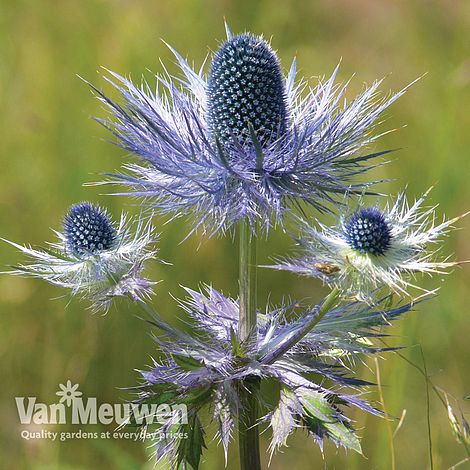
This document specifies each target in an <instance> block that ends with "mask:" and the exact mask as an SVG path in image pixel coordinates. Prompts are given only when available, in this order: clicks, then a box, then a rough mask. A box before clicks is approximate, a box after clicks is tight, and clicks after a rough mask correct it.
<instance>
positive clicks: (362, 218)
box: [344, 207, 391, 256]
mask: <svg viewBox="0 0 470 470" xmlns="http://www.w3.org/2000/svg"><path fill="white" fill-rule="evenodd" d="M344 234H345V236H346V239H347V240H348V242H349V245H350V247H351V248H353V249H354V250H356V251H358V252H359V253H362V254H366V253H369V254H372V255H377V256H380V255H384V254H385V252H386V251H387V250H388V249H389V248H390V242H391V230H390V225H389V223H388V222H387V219H386V218H385V215H384V214H383V213H382V212H381V211H380V210H378V209H376V208H375V207H367V208H365V209H360V210H359V211H357V212H355V213H354V214H353V215H352V217H351V218H350V219H349V220H348V222H347V223H346V224H345V226H344Z"/></svg>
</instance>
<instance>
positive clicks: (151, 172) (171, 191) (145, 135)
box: [93, 31, 404, 235]
mask: <svg viewBox="0 0 470 470" xmlns="http://www.w3.org/2000/svg"><path fill="white" fill-rule="evenodd" d="M172 50H173V49H172ZM173 52H174V54H175V56H176V58H177V62H178V64H179V67H180V68H181V70H182V72H183V75H184V76H183V77H180V78H173V77H171V76H170V75H167V76H164V77H157V79H158V84H159V86H160V88H163V90H162V93H160V90H159V89H158V87H157V90H156V91H152V90H151V89H150V87H149V85H148V84H146V83H145V82H144V84H143V86H142V87H140V88H139V87H137V86H135V85H134V84H133V83H132V82H130V81H129V80H127V79H125V78H123V77H122V76H119V75H117V74H115V73H113V72H110V74H111V78H107V80H108V81H109V82H110V83H111V84H112V85H113V86H114V87H116V88H117V90H118V91H119V92H120V93H121V96H122V99H123V103H122V104H118V103H115V102H113V101H111V100H110V99H109V98H107V97H106V96H105V95H104V94H103V93H102V92H101V91H99V90H98V89H96V88H94V87H93V88H94V90H95V92H96V93H97V94H98V96H99V98H100V99H101V101H102V102H103V103H104V104H105V105H106V106H107V107H108V108H109V109H110V111H111V113H112V114H113V118H111V119H110V120H100V121H101V122H102V123H103V124H104V125H105V126H106V127H107V128H109V129H110V130H111V131H112V132H113V133H114V134H115V136H117V138H118V139H119V142H120V145H121V146H122V147H124V148H125V149H126V150H128V151H130V152H132V153H133V154H134V155H135V156H136V157H137V162H136V163H128V164H126V165H124V167H123V168H124V171H123V172H122V173H121V174H118V175H114V176H115V177H114V178H113V179H112V180H111V181H108V182H107V183H108V184H109V183H110V184H122V185H124V186H126V187H127V188H128V189H129V193H130V194H133V195H137V196H141V197H144V198H145V199H146V201H147V202H148V204H149V205H150V206H151V207H152V208H157V209H159V210H160V211H161V212H163V213H166V214H172V215H174V216H180V215H183V214H193V215H195V224H194V230H196V229H197V228H199V227H202V228H203V229H204V230H205V231H206V233H208V234H209V235H212V234H213V233H215V232H217V231H218V230H227V229H229V228H231V227H232V226H233V224H234V223H235V222H236V221H237V220H240V219H243V218H248V219H249V220H250V222H251V224H252V226H254V225H255V222H259V223H260V225H261V226H263V227H264V228H266V229H268V228H269V226H270V224H271V223H272V221H274V220H275V221H280V222H282V218H283V215H284V213H285V212H286V209H287V208H288V207H291V206H292V204H290V203H293V204H294V206H295V205H298V204H299V203H301V202H306V203H309V204H311V205H313V206H314V207H315V208H317V209H319V210H327V209H328V207H329V205H330V203H332V202H335V201H337V200H338V195H342V194H348V195H349V194H353V193H355V192H358V191H359V192H360V191H362V190H364V188H365V187H367V186H368V185H361V184H357V185H356V184H353V182H352V178H353V176H355V175H356V174H358V173H361V172H363V171H365V170H366V169H368V167H369V166H370V160H371V159H372V158H374V157H377V156H379V155H382V154H384V153H387V152H378V153H367V151H366V149H367V147H369V145H370V144H371V143H372V142H374V141H375V140H376V139H377V137H379V136H373V135H372V131H373V130H374V127H375V123H376V122H377V118H378V117H379V116H380V115H381V113H382V112H383V111H384V110H385V108H387V107H388V106H389V105H390V104H391V103H393V102H394V101H395V100H396V99H397V98H398V97H399V96H400V95H401V94H402V93H403V92H404V90H402V91H400V92H399V93H397V94H393V95H391V96H390V97H388V98H379V97H378V94H377V89H378V87H379V84H380V83H381V82H380V81H378V82H376V83H374V84H373V85H372V86H371V87H370V88H368V89H366V90H365V91H364V92H363V93H362V94H361V95H360V96H358V97H357V98H356V99H354V100H353V101H352V102H350V103H348V104H347V103H346V102H345V100H344V94H345V91H346V86H338V85H335V83H334V82H335V77H336V73H337V69H336V70H335V71H334V73H333V75H332V76H331V78H329V79H328V80H327V81H326V82H319V84H318V85H317V86H316V88H313V89H312V88H309V87H307V85H306V84H305V83H304V82H303V81H302V80H301V81H299V82H296V62H295V60H294V62H293V63H292V66H291V68H290V72H289V74H288V75H287V77H286V78H284V77H283V75H282V71H281V67H280V63H279V60H278V58H277V55H276V53H275V52H274V51H273V50H272V48H271V46H270V45H269V44H268V43H267V42H266V41H265V40H264V39H263V38H262V37H258V36H254V35H251V34H241V35H239V36H232V34H231V33H230V32H229V31H228V39H227V41H226V42H225V43H224V44H223V45H222V46H221V47H220V48H219V50H218V51H217V52H216V53H215V55H214V58H213V60H212V65H211V67H210V71H209V74H208V77H207V78H206V77H205V75H204V72H203V70H202V69H201V71H199V72H195V71H194V70H193V69H192V68H191V67H190V66H189V65H188V63H187V62H186V61H185V60H184V59H183V58H182V57H181V56H180V55H179V54H178V53H177V52H176V51H173ZM178 85H179V86H178ZM304 91H305V95H304V94H303V92H304ZM103 184H105V183H103Z"/></svg>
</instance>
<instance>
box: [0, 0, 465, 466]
mask: <svg viewBox="0 0 470 470" xmlns="http://www.w3.org/2000/svg"><path fill="white" fill-rule="evenodd" d="M224 16H225V17H226V18H227V20H228V21H229V23H230V26H231V29H232V30H233V31H234V32H240V31H243V30H245V29H247V30H250V31H253V32H254V33H264V34H265V35H266V36H267V37H270V36H271V35H272V36H273V41H272V44H273V47H274V48H275V49H277V50H278V52H279V55H280V58H281V60H282V62H283V66H284V68H287V67H288V65H290V60H291V58H292V56H293V55H297V58H298V64H299V69H300V73H301V75H305V76H318V75H329V74H330V73H331V71H332V70H333V68H334V67H335V65H336V64H337V63H338V62H339V60H340V59H341V57H342V64H341V70H340V73H339V78H341V79H342V80H343V81H345V80H347V79H349V78H350V76H351V75H352V74H353V73H356V76H355V78H354V79H353V83H352V85H351V86H350V88H349V92H350V93H351V96H354V94H356V93H357V92H358V91H360V90H361V88H362V86H363V83H364V82H366V83H369V84H370V83H371V82H372V81H373V80H374V79H375V78H377V77H383V76H386V77H387V79H386V81H385V85H384V86H385V87H389V88H390V89H393V90H398V89H400V88H401V87H403V86H404V85H406V84H407V83H409V82H410V81H412V80H413V79H415V78H416V77H418V76H420V75H422V74H423V73H426V72H427V75H426V76H425V77H424V78H423V79H422V80H421V81H419V82H418V83H417V84H416V85H414V86H413V87H412V88H411V89H410V91H409V92H408V93H407V94H406V95H405V96H404V97H402V98H401V99H400V100H399V101H398V102H397V103H395V104H394V105H393V106H392V107H391V109H390V110H389V111H388V113H387V117H388V122H387V123H386V124H385V125H384V128H390V127H397V128H399V130H398V131H397V132H395V133H392V134H390V135H387V136H385V137H384V138H383V140H382V142H381V146H380V148H378V149H377V150H381V149H385V148H396V147H400V148H401V150H400V151H398V152H396V153H395V154H394V158H396V160H395V161H392V163H391V164H389V165H387V166H385V167H382V168H380V169H378V170H377V171H376V174H374V175H372V176H374V177H378V178H391V179H393V178H398V179H397V180H394V181H393V182H392V183H389V184H384V185H383V186H382V187H381V188H380V189H381V190H382V191H384V192H386V191H391V192H392V193H396V192H397V191H398V190H399V189H400V188H401V186H402V185H404V184H408V193H409V194H410V195H411V196H413V195H419V194H421V193H422V192H423V191H424V190H425V189H427V188H428V187H429V185H430V184H436V189H435V190H434V191H433V194H432V200H433V202H439V203H440V205H441V209H440V210H441V211H445V212H446V214H448V216H449V217H450V216H455V215H458V214H460V213H462V212H464V211H465V210H467V209H468V201H469V200H470V185H469V184H468V176H469V172H468V152H469V150H468V149H469V148H470V134H469V133H468V129H469V128H470V114H469V113H468V103H469V101H470V40H469V38H468V31H469V29H470V4H469V3H468V2H464V1H454V2H452V1H446V0H440V1H437V0H436V1H433V0H431V1H419V0H406V1H405V0H398V1H395V2H376V1H372V0H359V1H357V0H356V1H352V0H338V1H336V2H330V1H325V0H319V1H315V2H314V1H303V0H285V1H282V2H275V1H274V0H260V1H257V2H253V1H248V0H242V1H227V0H222V1H219V0H217V1H216V0H205V1H190V0H172V1H156V0H154V1H143V0H135V1H130V0H115V1H111V0H83V1H80V2H77V1H73V0H62V1H60V2H58V1H52V0H49V1H48V0H44V1H41V2H39V1H35V0H29V1H28V0H14V1H13V0H3V1H2V2H1V3H0V109H1V113H0V129H1V138H0V158H1V172H0V235H1V236H2V237H5V238H8V239H12V240H15V241H18V242H20V243H23V242H24V243H28V242H31V243H33V244H42V243H43V241H44V240H49V239H51V235H52V234H51V232H50V230H49V227H52V228H56V229H58V228H60V224H61V220H60V219H61V217H62V214H63V213H64V211H65V210H66V208H67V207H69V206H70V205H71V204H72V203H75V202H78V201H80V200H84V199H87V200H94V201H99V202H100V203H101V204H103V205H105V206H107V207H109V208H110V211H111V212H112V213H113V214H114V215H115V216H117V215H118V214H119V213H120V212H121V208H122V207H123V206H124V205H125V206H126V209H129V211H131V212H132V211H137V209H135V208H133V207H132V201H131V200H129V199H124V198H117V197H116V198H112V197H101V196H100V192H103V191H102V189H103V188H96V187H93V188H84V187H82V186H81V185H82V183H83V182H89V181H96V180H97V179H98V176H97V174H98V173H101V172H105V171H109V170H113V169H116V168H117V167H118V166H119V164H120V163H121V161H122V160H121V157H122V155H123V151H122V150H120V149H118V148H117V147H113V146H111V145H109V144H107V143H106V142H104V139H107V138H108V137H109V136H108V135H107V134H106V132H105V131H104V130H103V129H101V128H100V126H99V125H98V124H96V123H95V122H94V121H93V120H91V119H90V116H95V115H102V114H103V110H102V109H101V108H100V105H99V103H98V101H97V100H96V99H94V98H92V96H91V94H90V93H89V90H88V89H87V87H86V86H85V85H84V83H83V82H82V81H81V80H79V79H78V78H77V76H76V75H77V74H78V75H80V76H83V77H85V78H86V79H89V80H90V81H92V82H93V83H96V84H98V86H101V87H103V88H105V89H106V90H107V91H108V92H111V91H112V90H110V88H109V87H108V88H106V84H105V83H104V82H103V80H102V79H100V78H99V75H98V74H97V73H96V71H97V69H98V68H99V66H105V67H107V68H109V69H112V70H115V71H116V72H119V73H122V74H125V75H127V74H131V76H132V77H133V79H134V80H138V78H139V77H140V76H141V75H142V74H145V75H146V77H147V79H149V80H151V79H152V77H151V74H150V73H149V72H148V69H150V70H151V71H152V72H161V71H162V66H161V65H160V63H159V61H158V58H159V57H162V58H163V60H164V61H165V63H166V64H168V67H169V70H170V71H176V68H175V67H173V66H172V63H171V62H172V60H173V59H172V58H171V53H170V52H169V51H168V50H167V49H166V47H165V46H164V44H163V43H162V42H161V41H160V38H164V39H167V40H168V41H169V42H171V44H172V45H173V46H174V47H175V48H176V49H177V50H178V51H179V52H181V53H182V54H183V56H188V57H190V58H194V60H195V61H196V65H198V64H200V63H201V62H202V60H203V58H204V56H205V55H206V53H207V51H208V49H207V47H209V48H210V49H212V50H214V49H215V48H216V47H217V45H218V44H219V41H221V40H223V38H224V34H225V33H224V27H223V17H224ZM392 72H393V74H391V73H392ZM404 124H406V125H407V127H406V128H402V126H403V125H404ZM385 126H386V127H385ZM372 176H371V177H372ZM323 220H324V221H325V222H331V221H332V220H331V218H328V217H324V218H323ZM155 222H156V224H157V230H158V231H161V232H162V236H161V242H160V249H161V251H160V256H161V258H162V259H165V260H168V261H171V262H172V263H173V266H165V265H160V264H157V263H154V265H153V266H152V267H151V269H149V272H148V274H149V275H150V276H151V277H152V278H153V279H156V280H160V279H163V280H164V282H163V283H161V284H159V285H158V286H157V287H156V291H157V295H156V297H155V300H154V305H155V307H156V308H157V309H158V311H159V312H161V313H162V316H163V317H164V318H165V319H166V320H167V321H170V322H174V323H175V324H179V325H183V322H182V319H183V318H184V314H183V312H182V311H178V310H177V309H176V307H175V302H173V301H172V299H171V297H170V295H169V292H170V293H172V294H174V295H178V296H182V295H183V296H184V292H183V291H182V289H181V288H180V287H179V285H180V284H183V285H186V286H191V287H197V285H198V283H202V282H210V281H213V282H214V287H216V288H217V289H220V290H222V291H223V292H225V293H226V294H230V295H236V292H237V259H236V250H234V249H233V247H232V242H231V240H230V239H220V240H217V239H214V240H210V241H209V242H207V243H204V244H203V245H202V246H201V248H200V249H199V250H197V247H198V242H199V240H198V239H197V237H192V238H190V239H189V240H188V241H187V242H185V243H183V244H181V245H180V244H179V242H180V241H181V240H182V238H183V237H184V234H185V233H186V232H187V231H188V230H189V228H188V227H189V226H188V225H186V224H185V223H184V221H182V220H181V221H180V220H179V221H175V222H174V223H171V224H169V225H166V226H163V225H162V224H163V220H161V221H160V220H159V219H156V220H155ZM469 225H470V224H469V221H468V220H464V221H463V222H462V223H461V226H462V227H463V230H460V231H457V232H455V233H454V234H453V235H452V236H451V237H450V238H449V240H448V242H447V245H448V246H446V247H445V250H447V252H449V251H451V252H455V254H456V257H458V258H460V259H469V258H470V243H469V241H468V239H469V237H468V233H469V232H468V230H469V228H470V227H469ZM290 243H291V242H290V241H289V237H287V236H286V235H284V234H282V233H281V232H279V231H278V232H276V233H274V232H273V233H272V234H271V235H270V237H269V239H268V240H267V241H266V242H263V243H261V244H260V245H261V247H260V262H261V263H263V264H266V263H267V262H269V261H270V260H269V257H270V256H271V255H273V254H279V253H283V252H284V251H285V250H287V249H288V248H289V246H290ZM18 261H19V260H18V253H17V252H16V251H15V250H14V249H13V248H12V247H9V246H7V245H6V244H4V245H1V247H0V262H1V264H2V265H3V266H5V265H8V264H14V263H17V262H18ZM2 270H3V268H2ZM426 282H427V280H426V279H425V280H424V283H425V284H426ZM469 284H470V271H469V270H468V269H466V268H464V269H456V270H455V272H454V274H452V275H451V276H449V277H447V278H446V283H445V285H443V289H442V292H441V294H440V296H439V297H437V298H436V299H433V300H431V301H429V302H426V304H423V305H420V306H419V307H418V308H417V310H418V311H419V312H418V313H411V314H409V316H408V317H407V319H406V320H404V321H401V322H398V323H397V325H396V326H394V327H393V328H391V329H389V330H388V332H390V333H393V334H394V335H397V337H393V338H391V339H390V340H389V342H390V343H392V344H395V345H397V344H404V345H407V346H409V347H408V349H406V350H404V351H403V354H404V355H406V356H407V357H408V358H410V359H412V360H413V361H414V362H419V361H420V357H421V356H420V351H419V348H414V347H413V346H414V345H416V344H417V343H420V344H421V345H422V347H423V350H424V353H425V356H426V360H427V366H428V372H429V373H430V375H431V376H432V380H433V382H434V383H435V384H437V385H439V386H441V387H443V388H444V389H445V390H447V391H448V392H450V393H452V395H454V396H456V397H463V396H465V395H468V394H469V393H470V383H469V381H468V376H469V373H470V366H469V364H470V349H469V347H468V336H469V335H470V322H469V321H468V314H467V305H468V301H469V289H468V285H469ZM268 292H272V296H271V299H272V301H273V302H277V301H279V300H281V299H282V297H283V296H287V295H290V296H292V297H294V298H307V297H308V298H311V299H312V301H315V300H318V299H319V298H320V295H321V293H322V292H323V290H322V289H321V288H320V287H319V286H318V284H316V283H315V282H314V281H312V280H307V279H299V278H297V277H295V276H293V275H289V274H288V273H279V272H270V271H268V270H263V271H262V272H261V273H260V289H259V298H260V300H262V301H264V300H265V299H266V297H267V295H268ZM62 294H63V292H62V291H60V290H59V289H58V288H56V287H54V286H49V285H46V284H45V283H41V282H39V281H34V280H30V279H20V278H13V277H10V276H2V277H0V327H1V330H2V340H1V341H0V361H1V362H0V363H1V377H2V387H1V390H0V397H1V403H0V415H1V417H2V420H1V425H0V443H1V444H0V445H1V451H0V453H1V456H2V463H3V464H4V465H5V466H6V468H13V467H14V468H18V469H21V468H28V469H42V468H48V469H78V468H97V467H99V466H104V467H108V468H117V469H132V468H142V465H143V464H144V463H145V462H146V459H147V451H146V449H145V446H143V445H142V444H140V443H135V442H132V441H124V440H120V441H113V440H71V441H67V442H51V441H47V440H40V441H25V440H24V439H22V438H21V436H20V432H21V430H22V429H23V428H22V427H21V426H20V424H19V421H18V417H17V412H16V407H15V402H14V397H15V396H38V399H39V400H40V401H43V402H46V403H52V402H54V401H55V399H56V396H55V392H56V390H57V387H58V384H59V383H65V382H66V381H67V379H71V380H72V381H73V382H74V383H79V384H80V389H81V390H82V391H83V393H84V395H85V396H96V397H97V398H98V401H100V402H109V403H114V402H117V403H118V402H120V401H122V400H124V399H126V398H127V397H128V395H127V394H126V393H125V392H123V391H122V390H118V388H117V387H123V386H130V385H133V384H134V383H135V382H136V380H137V374H136V373H135V372H133V369H134V368H136V367H141V366H142V364H143V363H144V362H145V361H146V360H147V359H146V358H148V354H150V353H152V354H154V353H155V346H154V343H153V341H152V340H151V338H150V337H149V329H148V328H147V326H146V325H145V323H144V322H142V321H141V320H139V319H137V318H136V313H137V312H136V311H135V310H134V309H133V308H132V307H131V306H128V304H127V303H126V302H125V301H124V302H122V303H121V304H120V305H119V310H118V309H117V308H112V309H111V311H110V312H109V314H108V315H107V316H106V317H103V316H99V315H92V314H90V312H88V311H85V309H84V306H83V305H81V304H80V303H79V302H77V301H73V302H71V303H70V304H68V300H69V299H68V298H59V299H57V300H54V301H52V300H51V299H52V298H56V297H59V296H61V295H62ZM386 357H387V359H386V360H385V361H382V362H381V363H380V367H381V382H382V384H383V393H384V399H385V403H386V405H387V411H388V412H389V413H390V414H391V415H392V416H400V415H401V413H402V410H403V409H406V410H407V413H406V418H405V420H404V422H403V424H402V426H401V428H400V430H399V432H398V433H397V434H396V436H395V441H394V444H395V454H396V465H397V468H399V469H400V470H402V469H403V470H407V469H416V468H425V467H426V465H427V462H428V444H427V442H426V439H425V437H424V436H426V432H427V431H426V406H425V396H426V395H425V384H424V380H423V377H422V376H421V375H420V374H419V373H418V372H417V371H416V370H415V369H413V368H412V367H410V366H409V365H408V364H407V363H406V362H404V361H403V360H402V359H401V358H400V357H398V356H395V355H394V354H393V353H388V355H387V356H386ZM148 362H150V360H149V359H148ZM357 367H360V368H362V371H360V372H359V376H360V377H361V378H363V379H366V380H372V381H373V380H374V374H373V373H372V372H371V370H369V369H368V368H367V367H365V366H362V365H360V364H357ZM372 369H373V368H372ZM372 394H373V395H372V396H373V397H375V398H377V399H378V394H377V392H376V391H373V392H372ZM432 400H433V401H432V402H431V426H432V436H433V453H434V463H435V467H436V468H448V467H449V466H451V465H452V464H455V463H456V462H457V461H459V460H461V459H463V458H464V456H465V455H464V452H463V448H462V446H461V445H459V444H458V442H456V440H455V438H454V436H453V434H452V432H451V430H450V427H449V423H448V416H447V411H446V410H445V408H443V406H442V404H441V403H440V402H439V401H438V400H435V399H432ZM462 407H463V412H464V413H465V412H468V406H467V403H466V402H463V403H462ZM352 415H353V416H354V417H355V418H356V419H357V422H356V426H357V427H358V428H359V430H360V434H362V436H363V442H362V446H363V451H364V455H365V456H366V457H367V460H366V459H364V457H361V456H360V455H353V454H352V453H350V454H346V453H345V452H344V451H336V449H335V448H334V447H333V446H329V445H328V446H326V448H325V456H326V459H327V463H328V468H331V469H334V468H337V469H344V468H347V469H348V470H355V469H384V470H388V469H390V468H391V463H390V462H391V460H390V445H389V442H388V437H387V423H386V421H385V420H383V419H380V418H377V417H374V416H367V415H366V414H364V413H355V412H352ZM396 424H397V423H396V422H392V423H391V425H392V428H394V427H395V426H396ZM62 427H63V428H64V429H63V430H68V431H73V430H74V427H72V426H70V427H67V426H62ZM88 428H89V430H90V431H95V430H98V429H99V430H101V428H98V427H93V426H89V427H87V430H88ZM51 430H54V429H52V428H51ZM55 430H56V431H57V430H62V429H55ZM75 430H76V428H75ZM207 444H208V447H209V450H208V452H207V453H206V454H205V461H204V462H203V463H202V468H203V469H207V470H210V469H220V468H222V467H223V459H224V457H223V450H222V448H221V447H217V446H216V444H215V442H207ZM262 444H263V448H264V449H265V450H266V448H267V445H268V442H267V441H266V440H263V442H262ZM267 458H268V455H267V454H264V453H263V459H264V461H265V462H267ZM237 459H238V457H237V455H236V453H235V452H234V451H232V453H231V454H230V455H229V467H228V468H230V469H235V468H237ZM312 462H318V467H319V468H320V467H322V466H323V465H324V464H323V463H322V457H321V453H320V451H319V450H318V448H316V447H315V446H313V445H307V437H306V436H302V435H301V434H300V433H299V434H298V435H297V436H296V437H295V438H294V439H293V440H292V441H291V443H290V448H289V449H288V450H287V451H286V452H285V453H284V454H279V455H277V456H275V457H274V458H273V461H272V464H271V468H272V469H274V470H276V469H283V468H287V467H288V466H292V467H293V468H311V467H312ZM149 468H152V464H149ZM162 468H163V467H162Z"/></svg>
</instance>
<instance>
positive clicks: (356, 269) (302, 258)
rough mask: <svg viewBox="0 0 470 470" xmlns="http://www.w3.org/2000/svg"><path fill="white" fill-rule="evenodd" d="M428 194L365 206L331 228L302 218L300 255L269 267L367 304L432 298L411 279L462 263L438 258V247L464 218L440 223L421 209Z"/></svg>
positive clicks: (432, 212)
mask: <svg viewBox="0 0 470 470" xmlns="http://www.w3.org/2000/svg"><path fill="white" fill-rule="evenodd" d="M428 193H429V191H428V192H426V193H425V194H424V195H423V196H421V197H420V198H419V199H418V200H416V201H415V202H414V203H412V204H411V203H409V202H408V201H407V199H406V197H405V195H404V194H403V193H401V194H399V195H398V197H397V198H396V200H395V201H394V202H393V203H391V204H388V205H387V206H386V207H385V208H384V210H381V209H378V208H377V207H363V208H359V209H358V210H357V211H356V212H354V213H353V214H352V215H347V214H342V215H340V217H339V220H338V223H337V224H336V226H333V227H328V226H325V225H323V224H320V223H317V226H312V225H311V224H310V223H309V222H308V221H306V220H301V219H300V218H299V222H300V227H301V231H302V233H301V235H300V237H299V239H298V243H299V245H300V248H301V250H300V252H299V253H298V254H297V255H296V256H294V257H292V258H291V259H284V260H280V261H279V264H277V265H275V266H270V267H271V268H275V269H283V270H288V271H293V272H296V273H298V274H303V275H306V276H314V277H320V278H322V279H323V280H324V281H325V283H327V284H329V285H331V286H336V287H338V288H339V289H340V290H341V291H342V293H343V295H344V296H346V297H352V298H355V299H359V300H362V301H366V302H373V301H374V298H376V297H377V295H381V292H382V291H383V290H387V291H388V292H394V293H395V294H397V295H399V296H411V294H410V293H409V292H408V290H409V288H412V289H418V290H420V291H422V292H424V295H426V294H429V293H430V292H429V291H427V290H425V289H423V288H422V287H419V286H417V285H415V284H414V283H413V282H412V280H413V277H414V276H415V275H416V274H417V273H428V274H432V273H438V274H443V273H445V272H446V269H447V268H451V267H452V266H455V265H456V264H458V263H457V262H451V261H448V260H447V259H444V260H440V259H435V258H438V256H437V253H438V251H439V250H438V249H436V248H435V245H436V244H437V243H438V242H440V241H441V238H442V237H443V236H445V235H446V234H447V233H448V232H449V231H450V230H451V229H452V228H453V224H454V223H455V222H456V221H458V220H459V219H460V218H461V217H463V216H464V215H465V214H464V215H462V216H460V217H455V218H453V219H450V220H445V219H444V220H443V221H442V222H441V223H436V210H435V209H436V208H435V207H431V208H425V207H423V205H424V202H425V200H426V197H427V195H428Z"/></svg>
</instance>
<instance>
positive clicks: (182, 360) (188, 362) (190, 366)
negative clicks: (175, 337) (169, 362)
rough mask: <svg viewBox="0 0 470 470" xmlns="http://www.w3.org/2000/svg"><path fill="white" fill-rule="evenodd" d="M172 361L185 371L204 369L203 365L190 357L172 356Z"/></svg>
mask: <svg viewBox="0 0 470 470" xmlns="http://www.w3.org/2000/svg"><path fill="white" fill-rule="evenodd" d="M172 358H173V360H174V361H175V362H176V363H177V364H178V365H179V366H180V367H181V368H182V369H183V370H186V371H192V370H197V369H200V368H201V367H204V364H202V363H201V362H199V361H198V360H196V359H194V358H192V357H190V356H182V355H179V354H172Z"/></svg>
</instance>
